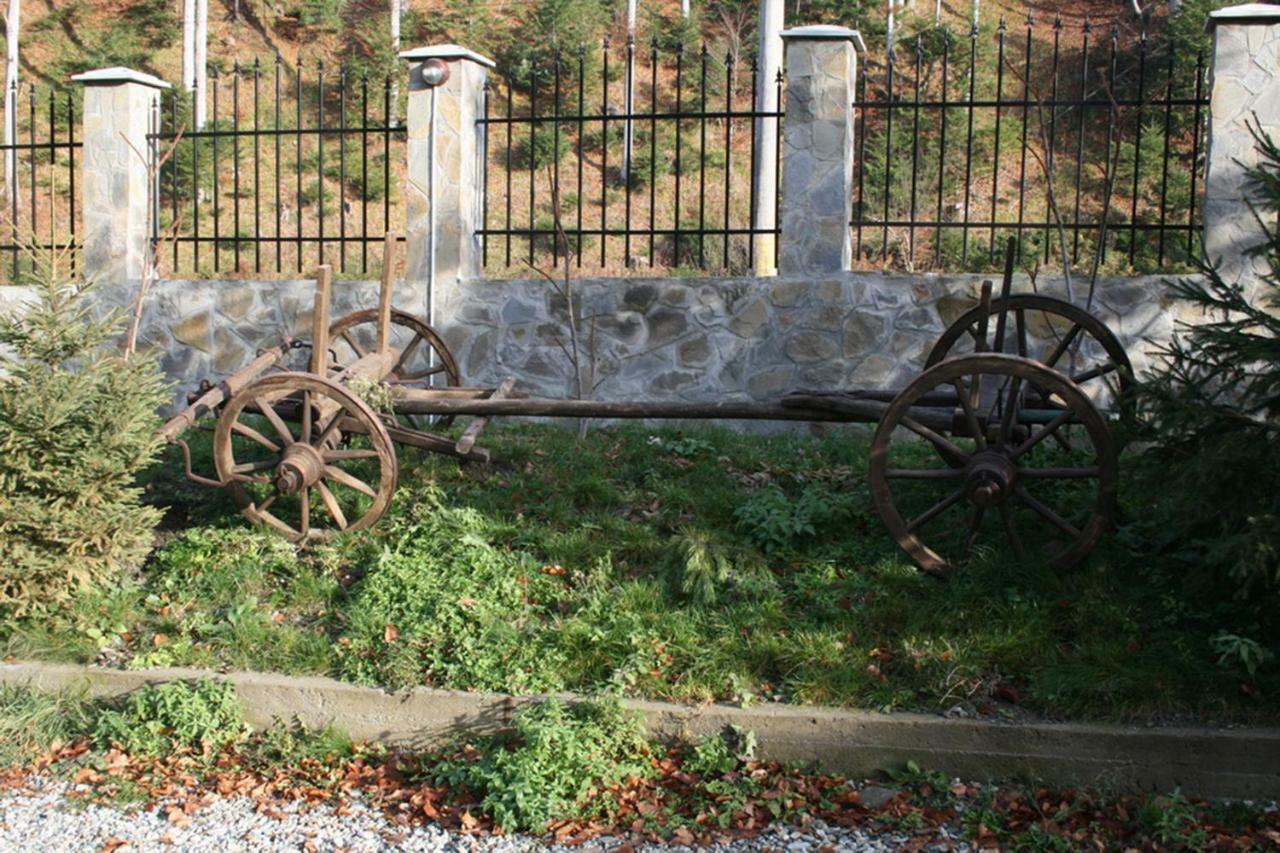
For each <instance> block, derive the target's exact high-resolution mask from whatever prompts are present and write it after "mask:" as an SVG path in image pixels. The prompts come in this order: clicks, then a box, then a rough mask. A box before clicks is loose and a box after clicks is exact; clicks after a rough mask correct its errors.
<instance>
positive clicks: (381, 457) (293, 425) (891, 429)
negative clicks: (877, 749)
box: [160, 240, 1131, 574]
mask: <svg viewBox="0 0 1280 853" xmlns="http://www.w3.org/2000/svg"><path fill="white" fill-rule="evenodd" d="M393 245H394V244H393V243H392V242H391V241H390V240H388V242H387V255H386V259H385V260H386V262H385V263H384V275H383V279H382V283H381V290H380V293H379V299H378V305H377V307H375V308H370V309H367V310H363V311H358V312H356V313H354V314H350V315H347V316H345V317H342V318H340V319H338V320H337V321H336V322H333V323H330V321H329V305H330V291H331V275H330V272H329V270H328V269H327V268H325V267H322V268H321V269H320V271H319V274H318V278H317V281H316V294H315V310H314V312H313V325H312V330H311V338H310V340H309V341H295V340H286V341H284V342H282V343H281V344H280V345H279V346H276V347H272V348H270V349H267V350H263V351H262V352H260V353H259V354H258V356H257V357H256V358H255V359H254V360H253V361H252V362H250V363H249V364H248V365H246V366H245V367H244V368H242V369H241V370H239V371H237V372H236V373H235V374H234V375H232V376H231V377H229V378H227V379H226V380H224V381H221V382H218V383H216V384H214V383H208V382H206V383H203V384H202V385H201V387H200V388H199V389H197V391H195V392H193V393H192V394H191V395H190V396H189V401H190V405H189V406H188V407H187V408H186V409H184V410H183V411H182V412H180V413H178V414H177V415H175V416H174V417H173V418H171V419H170V420H169V421H168V422H167V423H166V424H165V425H164V427H163V428H162V429H161V431H160V432H161V435H162V436H163V437H164V438H166V439H167V440H169V441H170V442H173V443H175V444H178V445H180V446H181V447H182V448H183V452H184V457H185V460H186V472H187V475H188V476H189V477H190V478H191V479H193V480H194V481H196V482H199V483H202V484H205V485H210V486H216V487H219V488H224V489H226V490H227V491H228V492H229V493H230V495H231V497H232V499H233V500H234V501H235V503H236V505H237V506H238V507H239V508H240V510H241V512H242V513H243V514H244V515H245V516H246V517H248V518H249V519H250V520H252V521H254V522H256V523H259V524H263V525H266V526H268V527H270V528H273V529H274V530H276V531H278V532H280V533H281V534H283V535H285V536H287V537H289V538H290V539H293V540H298V541H301V540H307V539H311V538H316V537H323V536H325V535H327V534H330V533H333V532H335V531H352V530H360V529H363V528H368V527H370V526H372V525H373V524H375V523H376V522H377V521H378V519H379V518H380V517H381V516H382V515H383V513H384V512H386V510H387V508H388V506H389V505H390V503H391V500H392V496H393V494H394V492H395V489H396V479H397V473H398V463H397V457H396V449H395V445H397V444H403V445H409V446H413V447H418V448H422V449H424V450H428V451H431V452H434V453H443V454H447V455H450V456H454V457H457V458H459V459H462V460H472V461H477V462H487V461H488V460H489V453H488V452H487V451H486V450H484V449H483V448H481V447H479V446H477V441H478V439H479V438H480V437H481V435H482V433H483V430H484V429H485V426H486V425H487V424H488V423H489V421H490V419H491V418H493V417H496V416H500V415H517V416H521V417H570V418H607V419H625V418H639V419H680V420H684V419H703V420H705V419H732V420H783V421H810V422H816V421H825V422H837V423H851V422H860V423H869V424H876V429H875V432H874V436H873V437H872V440H871V449H870V457H869V464H868V468H867V472H866V477H867V484H868V488H869V490H870V494H871V497H872V501H873V503H874V506H875V508H876V511H877V513H878V514H879V516H880V518H881V520H882V521H883V522H884V524H885V526H886V527H887V528H888V530H889V533H890V535H892V536H893V537H894V539H895V540H896V541H897V543H898V544H899V545H900V546H901V547H902V548H903V549H904V550H905V551H906V552H907V553H908V554H909V555H910V556H911V558H912V559H913V560H914V561H915V563H916V564H917V565H918V566H919V567H920V568H922V569H924V570H925V571H929V572H932V573H937V574H943V573H946V572H948V571H949V570H950V569H951V568H952V567H953V566H954V565H955V564H956V563H957V562H959V561H961V560H963V559H965V558H967V557H969V555H970V554H971V553H972V552H973V551H974V549H975V548H980V547H986V545H985V543H984V542H983V534H984V533H986V532H988V531H990V530H992V529H995V530H996V531H998V533H999V534H1001V535H1002V536H1003V538H1004V539H1006V540H1007V541H1008V543H1009V546H1010V547H1011V549H1012V550H1013V551H1014V552H1015V554H1016V555H1017V556H1018V557H1019V558H1023V557H1027V556H1034V557H1036V558H1038V559H1043V560H1045V561H1047V562H1048V563H1049V564H1050V565H1052V566H1054V567H1055V568H1058V569H1066V568H1068V567H1070V566H1073V565H1075V564H1076V563H1078V562H1079V561H1080V560H1081V559H1083V558H1084V557H1085V556H1086V555H1087V554H1088V553H1089V552H1090V551H1091V550H1092V549H1093V547H1094V546H1095V545H1096V544H1097V542H1098V541H1099V539H1100V538H1101V537H1102V536H1103V535H1104V533H1106V531H1107V530H1108V529H1109V528H1110V527H1111V525H1112V517H1113V511H1114V505H1115V497H1116V488H1117V448H1116V443H1115V441H1114V439H1113V436H1112V432H1111V426H1110V421H1111V419H1113V418H1114V417H1115V416H1116V413H1117V412H1118V411H1120V410H1122V409H1123V407H1124V405H1125V402H1126V398H1127V387H1128V383H1129V381H1130V374H1131V371H1130V365H1129V361H1128V358H1127V356H1126V354H1125V351H1124V348H1123V347H1122V346H1121V345H1120V343H1119V341H1118V340H1117V339H1116V337H1115V335H1114V334H1113V333H1112V332H1111V331H1110V330H1109V329H1108V328H1107V326H1106V325H1105V324H1103V323H1102V322H1101V321H1099V320H1098V319H1097V318H1096V317H1094V316H1092V315H1091V314H1089V313H1088V312H1087V311H1084V310H1082V309H1080V308H1078V307H1076V306H1074V305H1072V304H1070V303H1068V302H1065V301H1063V300H1058V299H1054V298H1051V297H1047V296H1041V295H1036V294H1012V293H1011V292H1010V285H1011V280H1012V258H1013V254H1012V248H1011V253H1010V255H1009V257H1008V260H1007V263H1006V270H1005V277H1004V282H1003V287H1002V290H1001V293H1000V295H999V296H998V297H996V298H993V295H992V286H991V284H990V282H987V283H985V284H984V285H983V288H982V296H981V300H980V303H979V304H978V305H977V306H975V307H974V308H973V309H972V310H970V311H968V312H966V313H964V314H963V315H962V316H960V317H959V318H958V319H956V320H955V322H953V323H952V324H951V325H950V326H949V327H948V328H947V329H946V331H945V332H944V333H943V334H942V336H941V337H940V338H939V339H938V341H937V343H936V344H935V345H934V347H933V349H932V351H931V352H930V353H929V355H928V357H927V360H926V367H925V369H924V371H923V372H922V373H921V374H920V375H919V376H917V377H916V378H915V379H914V380H913V381H911V382H910V383H909V384H907V386H906V387H904V388H901V389H891V390H886V389H876V390H853V391H843V390H841V391H802V392H796V393H791V394H787V395H785V396H783V397H780V398H779V399H777V400H773V401H767V402H755V401H742V402H739V401H721V402H680V401H671V402H617V401H597V400H566V399H529V398H527V397H525V396H523V395H521V394H520V393H519V392H518V391H517V389H516V385H515V380H514V379H507V380H505V381H503V382H501V383H500V384H498V385H497V386H496V387H491V388H468V387H463V386H462V384H461V376H460V375H459V371H458V367H457V364H456V361H455V360H454V358H453V355H452V354H451V353H450V352H449V349H448V347H447V346H446V345H445V343H444V341H443V339H442V338H441V337H440V336H439V335H438V334H437V333H436V331H435V330H434V329H432V328H431V327H430V326H429V325H428V324H427V323H425V322H423V321H422V320H420V319H418V318H417V317H415V316H413V315H411V314H408V313H405V312H401V311H398V310H396V309H395V308H393V306H392V304H391V302H392V300H391V290H392V288H391V270H392V268H393V266H394V265H393V264H392V263H391V262H390V258H391V254H390V253H391V250H392V248H393ZM1033 332H1034V333H1035V334H1032V333H1033ZM1037 337H1038V338H1039V339H1041V340H1045V339H1047V341H1048V343H1047V344H1043V345H1042V346H1041V347H1040V349H1041V351H1040V352H1039V353H1038V354H1037V355H1033V353H1032V349H1033V348H1034V347H1033V338H1037ZM306 348H309V350H310V360H309V369H307V370H283V369H281V366H282V365H283V364H284V363H285V362H286V360H287V357H288V356H289V353H290V352H291V351H292V350H295V349H306ZM371 400H372V401H373V402H374V404H372V405H371V402H370V401H371ZM460 416H469V417H470V418H471V420H470V422H469V423H468V424H467V426H466V427H465V428H464V429H463V430H462V431H461V433H460V435H458V436H456V437H451V436H450V435H446V434H444V433H443V428H444V427H447V426H448V425H450V424H451V423H452V421H453V420H454V419H455V418H457V417H460ZM206 417H213V418H215V423H214V428H213V462H214V467H215V469H216V472H217V473H216V478H211V477H205V476H201V475H199V474H196V473H195V472H194V471H193V470H192V465H191V455H190V452H189V450H188V449H187V445H186V443H185V442H184V441H183V439H182V434H183V433H184V432H185V431H186V430H188V429H190V428H192V427H194V426H195V425H196V424H197V422H198V421H200V420H201V419H203V418H206ZM1064 507H1065V509H1064Z"/></svg>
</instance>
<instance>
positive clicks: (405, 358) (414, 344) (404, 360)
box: [391, 333, 422, 374]
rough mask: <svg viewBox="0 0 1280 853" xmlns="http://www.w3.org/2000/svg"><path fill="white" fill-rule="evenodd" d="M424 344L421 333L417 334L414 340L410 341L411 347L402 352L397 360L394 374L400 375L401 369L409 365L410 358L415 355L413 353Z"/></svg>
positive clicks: (393, 369) (393, 370) (392, 370)
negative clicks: (419, 345)
mask: <svg viewBox="0 0 1280 853" xmlns="http://www.w3.org/2000/svg"><path fill="white" fill-rule="evenodd" d="M420 343H422V335H421V333H415V334H414V336H413V340H411V341H409V345H408V346H407V347H405V348H404V349H403V350H402V351H401V352H400V357H399V358H398V359H396V363H395V366H394V367H392V368H391V372H392V373H393V374H395V373H399V372H400V370H401V368H403V367H404V366H405V365H406V364H408V363H409V356H411V355H413V351H414V350H416V349H417V348H418V344H420Z"/></svg>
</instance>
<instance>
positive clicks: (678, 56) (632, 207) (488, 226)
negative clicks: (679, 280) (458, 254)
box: [479, 39, 782, 273]
mask: <svg viewBox="0 0 1280 853" xmlns="http://www.w3.org/2000/svg"><path fill="white" fill-rule="evenodd" d="M690 53H691V52H688V51H686V50H684V49H683V47H682V46H680V45H676V46H675V47H674V48H673V49H671V50H669V51H666V52H665V53H664V52H662V51H660V50H659V48H658V44H657V42H656V41H655V42H654V43H652V44H651V45H649V46H648V48H647V49H642V48H638V47H637V45H636V44H635V42H634V41H633V40H631V39H628V40H627V41H626V43H625V45H624V47H623V48H622V49H621V50H614V49H612V48H611V46H610V42H609V41H608V40H606V41H605V42H604V43H603V45H602V46H601V48H600V50H599V52H598V53H596V52H594V51H593V52H589V51H587V50H585V49H584V50H579V51H577V52H576V53H575V54H572V55H569V56H565V55H562V54H556V55H555V56H554V58H553V59H550V60H548V61H546V63H545V64H544V65H531V66H529V67H525V68H520V69H509V70H507V71H506V72H504V73H502V74H500V75H499V76H498V79H497V80H496V81H494V82H493V83H492V84H491V85H490V86H489V87H488V89H487V90H486V97H485V110H484V117H483V119H482V124H483V125H484V127H485V129H486V133H485V156H484V163H485V172H484V195H483V222H484V226H483V228H482V229H481V230H480V232H479V234H480V237H481V240H482V251H483V259H484V264H485V267H486V269H488V270H489V271H491V272H494V271H514V272H516V273H522V272H523V273H527V272H528V269H529V268H530V267H536V268H543V267H557V266H559V265H560V264H561V263H562V261H563V259H564V258H565V257H566V256H567V257H569V258H571V259H572V263H573V265H574V266H576V267H578V268H588V269H591V270H593V271H616V272H625V271H626V270H628V269H636V268H642V269H653V268H665V269H678V268H699V269H716V270H722V271H735V272H742V271H745V270H749V269H750V268H751V267H752V265H753V264H754V262H755V245H754V244H755V240H754V238H755V236H756V235H761V234H770V235H776V234H777V228H776V226H775V225H774V224H762V223H760V222H759V221H757V211H756V208H755V205H754V199H755V197H756V195H757V192H756V177H755V174H756V166H757V161H758V158H770V159H771V160H772V161H773V162H774V163H775V164H776V163H777V162H778V161H779V157H780V148H779V147H778V146H776V145H775V146H771V149H772V150H768V151H760V150H757V146H756V129H757V127H758V125H759V123H760V122H766V121H772V122H780V121H781V119H782V113H781V111H780V110H779V111H763V110H759V109H757V108H756V107H755V92H756V89H757V86H758V85H759V83H760V82H761V81H760V79H759V78H760V71H759V69H758V68H757V66H756V64H755V62H754V61H751V60H748V61H742V60H739V59H737V58H735V57H734V56H733V54H728V55H725V56H723V57H718V56H713V55H712V54H711V52H710V51H709V50H708V49H707V47H706V46H705V45H704V46H703V47H702V48H701V49H700V50H699V51H697V52H696V53H693V54H692V55H690ZM619 64H620V65H621V67H620V68H619ZM771 85H773V86H774V87H775V89H776V91H777V92H778V94H779V98H778V101H779V103H781V100H782V99H781V91H782V75H781V74H778V75H777V79H775V80H773V81H771ZM778 138H779V139H781V133H780V132H779V137H778ZM770 203H772V204H773V206H774V207H773V209H774V212H775V217H774V222H775V223H776V222H777V217H776V211H777V200H776V199H773V200H771V201H770Z"/></svg>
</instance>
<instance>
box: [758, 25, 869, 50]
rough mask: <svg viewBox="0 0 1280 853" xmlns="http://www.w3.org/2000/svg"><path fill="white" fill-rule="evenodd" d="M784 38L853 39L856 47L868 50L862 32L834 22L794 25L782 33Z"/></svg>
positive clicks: (801, 39) (815, 39) (813, 39)
mask: <svg viewBox="0 0 1280 853" xmlns="http://www.w3.org/2000/svg"><path fill="white" fill-rule="evenodd" d="M780 35H781V36H782V38H783V39H784V40H787V39H795V40H796V41H851V42H853V45H854V47H856V48H857V49H858V50H860V51H862V52H863V53H866V52H867V43H866V42H865V41H863V40H862V33H860V32H859V31H857V30H851V29H849V28H848V27H837V26H835V25H834V24H810V25H809V26H805V27H792V28H791V29H789V30H783V31H782V33H781V34H780Z"/></svg>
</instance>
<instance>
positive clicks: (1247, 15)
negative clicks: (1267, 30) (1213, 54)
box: [1204, 3, 1280, 30]
mask: <svg viewBox="0 0 1280 853" xmlns="http://www.w3.org/2000/svg"><path fill="white" fill-rule="evenodd" d="M1277 23H1280V6H1273V5H1272V4H1270V3H1244V4H1241V5H1239V6H1227V7H1226V8H1225V9H1215V10H1213V11H1212V12H1210V13H1209V18H1208V20H1206V21H1205V25H1204V28H1205V29H1206V30H1212V29H1213V28H1214V27H1216V26H1218V25H1219V24H1277Z"/></svg>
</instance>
